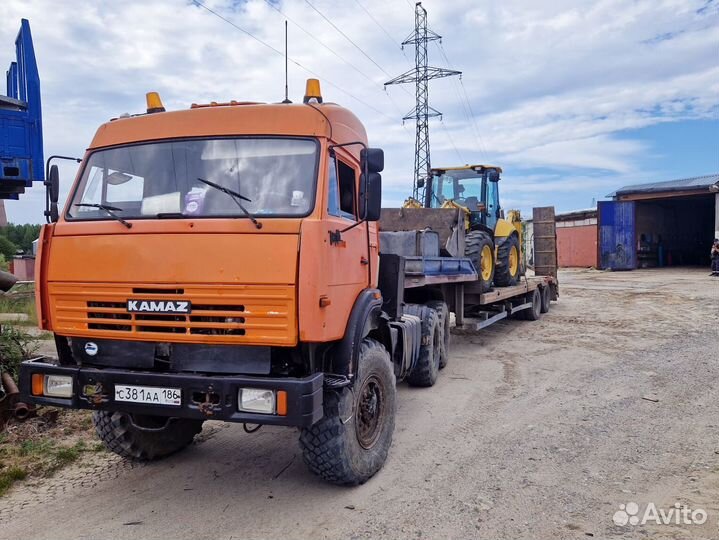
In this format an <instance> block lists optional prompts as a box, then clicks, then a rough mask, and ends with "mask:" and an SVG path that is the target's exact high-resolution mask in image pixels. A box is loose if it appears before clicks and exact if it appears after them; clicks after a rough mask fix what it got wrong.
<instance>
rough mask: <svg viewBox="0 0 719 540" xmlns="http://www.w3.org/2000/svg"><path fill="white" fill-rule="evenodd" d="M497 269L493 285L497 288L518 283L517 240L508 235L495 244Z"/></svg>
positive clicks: (515, 237)
mask: <svg viewBox="0 0 719 540" xmlns="http://www.w3.org/2000/svg"><path fill="white" fill-rule="evenodd" d="M497 245H498V246H499V247H498V248H497V268H496V269H495V271H494V284H495V285H497V286H498V287H507V286H509V285H516V284H517V283H519V274H520V268H521V266H522V261H521V259H520V256H519V254H520V250H519V238H517V235H516V234H510V235H509V236H508V237H507V238H502V239H500V240H499V241H498V242H497Z"/></svg>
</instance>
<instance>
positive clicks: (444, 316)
mask: <svg viewBox="0 0 719 540" xmlns="http://www.w3.org/2000/svg"><path fill="white" fill-rule="evenodd" d="M426 305H427V307H430V308H432V309H433V310H435V311H436V312H437V316H438V319H439V320H438V324H439V336H440V339H439V369H443V368H444V367H445V366H446V365H447V362H449V344H450V340H451V336H452V333H451V331H450V328H449V309H448V308H447V304H445V303H444V302H442V301H441V300H432V301H431V302H427V304H426Z"/></svg>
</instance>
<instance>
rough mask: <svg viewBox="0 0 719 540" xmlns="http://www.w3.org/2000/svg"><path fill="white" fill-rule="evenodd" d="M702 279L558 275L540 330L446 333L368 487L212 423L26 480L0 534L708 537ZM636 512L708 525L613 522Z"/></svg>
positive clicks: (711, 322)
mask: <svg viewBox="0 0 719 540" xmlns="http://www.w3.org/2000/svg"><path fill="white" fill-rule="evenodd" d="M706 274H707V272H706V271H704V270H701V271H700V270H653V271H652V270H641V271H635V272H630V273H603V272H594V271H567V272H563V273H562V275H561V276H560V278H561V281H562V289H561V292H562V297H561V299H560V302H559V303H557V304H554V305H553V306H552V310H551V311H550V313H549V314H547V315H544V316H543V317H542V319H541V320H540V321H538V322H526V321H506V322H503V323H499V324H497V325H495V326H493V327H491V328H489V329H487V330H486V331H484V332H483V333H481V334H479V335H477V336H472V337H457V336H455V337H454V338H453V339H454V342H453V356H452V359H451V362H450V364H449V365H448V366H447V368H446V369H445V370H444V371H443V372H442V374H441V376H440V379H439V382H438V384H437V385H436V386H435V387H434V388H431V389H414V388H408V387H407V386H406V385H402V386H401V387H400V389H399V410H398V418H397V430H396V432H395V437H394V443H393V446H392V450H391V452H390V457H389V461H388V462H387V464H386V466H385V467H384V469H383V470H382V471H381V472H380V473H379V474H378V475H377V476H376V477H375V478H373V479H372V480H371V481H369V482H368V483H367V484H366V485H364V486H361V487H358V488H349V489H348V488H340V487H335V486H330V485H327V484H325V483H324V482H322V481H320V480H319V479H317V478H315V477H314V476H312V475H311V474H310V473H309V472H307V470H306V469H305V467H304V465H303V464H302V459H301V456H300V453H299V450H298V446H297V441H296V439H297V432H296V431H293V430H289V429H279V428H263V429H261V430H260V431H259V432H258V433H256V434H253V435H248V434H245V433H244V432H243V430H242V426H238V425H224V424H217V423H210V424H208V425H207V427H206V429H205V430H204V431H203V434H202V436H201V440H200V441H199V442H198V443H197V444H194V445H193V446H192V447H191V448H190V449H189V450H187V451H185V452H183V453H181V454H179V455H177V456H174V457H172V458H170V459H168V460H166V461H163V462H159V463H153V464H149V465H134V466H133V465H130V464H127V463H125V462H123V461H121V460H120V459H119V458H116V457H114V456H110V455H100V456H93V457H88V458H87V460H86V461H84V462H82V463H80V464H79V465H77V466H74V467H72V468H70V469H67V470H65V471H63V472H62V473H60V474H59V475H58V476H56V477H54V478H52V479H50V480H46V481H44V482H43V483H42V484H39V485H27V484H20V485H19V486H17V487H15V488H13V490H12V491H11V493H10V494H9V495H8V496H6V497H5V498H3V499H0V538H3V539H5V538H7V539H23V540H26V539H31V538H57V539H62V538H122V539H123V540H128V539H134V538H162V539H167V538H192V539H204V538H208V539H209V538H211V539H222V538H277V537H289V538H379V537H387V538H422V537H430V538H479V537H481V538H490V539H497V538H538V539H550V538H588V537H591V536H593V537H595V538H609V537H611V538H648V537H651V538H685V537H688V538H719V383H718V382H717V381H719V358H718V356H719V279H715V280H713V281H712V280H711V279H710V278H708V277H707V276H706ZM630 502H635V503H637V504H638V505H639V507H640V512H639V517H640V518H641V517H642V515H643V512H644V509H645V507H646V506H647V504H648V503H654V504H655V505H656V507H657V508H658V509H659V508H661V509H663V511H668V510H669V509H671V508H673V505H674V503H675V502H679V503H681V504H684V505H688V506H689V507H691V508H692V509H701V510H704V511H705V512H706V513H707V514H708V518H707V521H706V523H704V524H703V525H698V524H692V525H676V524H675V525H663V524H657V523H655V522H654V523H653V522H649V523H647V524H644V525H642V524H639V525H631V524H628V525H624V526H621V525H616V524H615V523H614V522H613V519H612V518H613V515H614V514H615V512H617V511H619V510H620V506H619V505H620V504H625V505H626V504H628V503H630ZM628 509H632V506H631V505H630V506H629V507H628ZM619 517H621V515H620V516H619ZM699 517H700V515H699Z"/></svg>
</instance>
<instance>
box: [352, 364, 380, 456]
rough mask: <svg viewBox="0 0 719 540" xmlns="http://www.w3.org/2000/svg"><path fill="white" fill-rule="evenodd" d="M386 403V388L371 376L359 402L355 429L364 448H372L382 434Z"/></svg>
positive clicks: (364, 384)
mask: <svg viewBox="0 0 719 540" xmlns="http://www.w3.org/2000/svg"><path fill="white" fill-rule="evenodd" d="M384 401H385V397H384V387H383V386H382V383H381V381H380V380H379V379H378V378H377V377H376V376H375V375H371V376H370V377H368V378H367V379H365V381H364V383H363V384H362V387H361V388H360V391H359V395H358V402H357V412H356V421H355V427H356V431H357V440H358V441H359V443H360V445H362V447H363V448H366V449H369V448H372V446H374V444H375V443H376V442H377V439H378V438H379V435H380V433H381V432H382V426H383V424H384V415H383V412H384V411H383V409H384Z"/></svg>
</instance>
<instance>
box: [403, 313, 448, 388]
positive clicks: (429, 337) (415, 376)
mask: <svg viewBox="0 0 719 540" xmlns="http://www.w3.org/2000/svg"><path fill="white" fill-rule="evenodd" d="M404 312H405V313H407V314H408V315H416V316H417V317H419V319H420V321H422V325H421V328H422V344H421V345H420V348H419V358H417V361H416V362H415V363H414V365H413V366H412V369H411V371H410V372H409V375H407V382H408V383H409V384H410V385H411V386H433V385H434V383H435V382H437V375H438V374H439V362H440V357H441V352H440V346H441V342H442V336H441V335H440V325H439V317H438V316H437V312H436V311H435V310H434V309H432V308H430V307H429V306H421V305H419V304H407V305H406V306H405V307H404Z"/></svg>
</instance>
